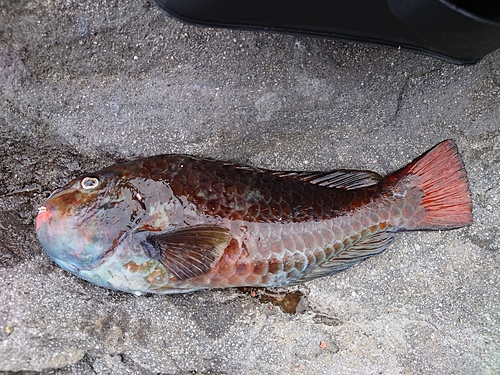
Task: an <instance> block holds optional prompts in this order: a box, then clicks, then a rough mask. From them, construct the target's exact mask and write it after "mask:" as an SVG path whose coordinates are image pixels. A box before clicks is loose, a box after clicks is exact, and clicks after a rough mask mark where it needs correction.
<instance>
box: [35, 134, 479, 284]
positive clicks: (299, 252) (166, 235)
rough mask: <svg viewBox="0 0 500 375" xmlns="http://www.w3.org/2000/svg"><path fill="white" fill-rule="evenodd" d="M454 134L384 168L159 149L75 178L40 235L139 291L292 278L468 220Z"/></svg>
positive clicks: (57, 198)
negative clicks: (261, 164)
mask: <svg viewBox="0 0 500 375" xmlns="http://www.w3.org/2000/svg"><path fill="white" fill-rule="evenodd" d="M471 212H472V202H471V198H470V192H469V189H468V184H467V177H466V172H465V169H464V166H463V163H462V161H461V159H460V156H459V155H458V151H457V148H456V145H455V143H454V142H453V141H445V142H442V143H441V144H439V145H437V146H436V147H434V148H433V149H431V150H429V151H428V152H427V153H425V154H424V155H422V156H420V157H419V158H417V159H415V160H414V161H413V162H412V163H410V164H409V165H408V166H406V167H404V168H402V169H400V170H399V171H396V172H394V173H392V174H389V175H388V176H386V177H384V178H382V177H381V176H379V175H377V174H376V173H374V172H369V171H352V170H335V171H330V172H274V171H268V170H263V169H257V168H251V167H247V166H239V165H233V164H230V163H221V162H217V161H213V160H207V159H201V158H195V157H190V156H186V155H161V156H154V157H150V158H145V159H140V160H137V161H133V162H129V163H125V164H122V165H116V166H112V167H109V168H105V169H103V170H101V171H97V172H94V173H90V174H86V175H84V176H81V177H78V178H76V179H74V180H72V181H70V182H69V183H68V184H67V185H66V186H64V187H63V188H61V189H58V190H57V191H56V192H54V193H53V194H52V195H51V197H50V198H49V199H48V200H47V201H46V202H44V205H43V207H42V208H41V209H40V212H39V215H38V217H37V234H38V238H39V240H40V242H41V243H42V245H43V247H44V248H45V250H46V251H47V253H48V254H49V255H50V256H51V257H52V258H53V259H54V260H55V261H56V263H57V264H59V265H60V266H61V267H63V268H64V269H66V270H68V271H69V272H71V273H73V274H75V275H77V276H79V277H82V278H84V279H85V280H88V281H90V282H93V283H95V284H97V285H100V286H104V287H107V288H111V289H116V290H122V291H126V292H132V293H147V292H152V293H182V292H188V291H193V290H197V289H204V288H225V287H235V286H265V287H276V286H286V285H293V284H297V283H301V282H305V281H309V280H312V279H315V278H317V277H322V276H328V275H331V274H334V273H337V272H340V271H342V270H344V269H346V268H348V267H350V266H352V265H354V264H356V263H359V262H361V261H363V260H365V259H367V258H368V257H370V256H373V255H376V254H378V253H380V252H382V251H384V250H385V249H386V248H387V247H388V246H389V244H390V242H391V240H392V238H393V237H394V235H395V234H396V232H398V231H402V230H420V229H453V228H459V227H462V226H465V225H469V224H470V223H471V222H472V214H471Z"/></svg>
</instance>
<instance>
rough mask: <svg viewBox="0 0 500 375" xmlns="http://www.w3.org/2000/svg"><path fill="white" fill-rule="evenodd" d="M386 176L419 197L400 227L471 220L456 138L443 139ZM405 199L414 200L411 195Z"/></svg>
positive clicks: (449, 225)
mask: <svg viewBox="0 0 500 375" xmlns="http://www.w3.org/2000/svg"><path fill="white" fill-rule="evenodd" d="M384 180H386V181H387V182H389V184H390V185H392V187H394V186H400V187H401V186H402V187H403V190H404V191H405V192H410V193H409V195H410V196H412V195H413V196H414V197H418V199H417V200H415V199H414V200H413V202H415V203H416V207H412V209H410V210H407V211H411V212H412V215H411V217H408V218H406V220H405V224H404V225H402V226H401V229H406V230H425V229H453V228H460V227H463V226H466V225H470V224H472V198H471V193H470V190H469V185H468V181H467V172H466V171H465V167H464V164H463V161H462V159H461V157H460V155H459V154H458V149H457V145H456V144H455V142H454V141H453V140H446V141H443V142H441V143H440V144H438V145H437V146H435V147H434V148H432V149H430V150H429V151H427V152H426V153H425V154H423V155H421V156H420V157H418V158H417V159H415V160H414V161H413V162H411V163H410V164H409V165H408V166H406V167H404V168H403V169H401V170H399V171H397V172H394V173H392V174H390V175H389V176H387V177H386V179H384ZM396 189H397V188H396ZM396 189H394V188H393V191H394V190H396ZM405 203H406V205H408V204H411V203H412V202H411V199H410V198H407V201H406V202H405ZM402 211H403V215H404V213H405V210H404V209H403V210H402Z"/></svg>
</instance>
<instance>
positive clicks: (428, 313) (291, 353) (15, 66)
mask: <svg viewBox="0 0 500 375" xmlns="http://www.w3.org/2000/svg"><path fill="white" fill-rule="evenodd" d="M0 82H1V83H0V288H1V294H0V328H1V330H0V371H5V372H9V371H34V372H41V373H43V374H158V373H162V374H195V373H196V374H294V373H300V374H340V373H342V374H380V373H382V374H498V373H500V354H499V353H500V298H499V286H500V276H499V275H500V272H499V264H500V259H499V250H500V240H499V238H500V230H499V229H498V223H499V221H500V200H499V197H500V190H499V189H500V188H499V186H500V147H499V146H498V145H499V143H500V125H499V119H500V52H499V51H497V52H495V53H493V54H491V55H489V56H487V57H486V58H484V59H483V60H482V61H481V62H480V63H478V64H476V65H473V66H455V65H451V64H449V63H446V62H443V61H439V60H435V59H433V58H430V57H425V56H421V55H416V54H413V53H411V52H408V51H399V50H397V49H394V48H386V47H372V46H364V45H358V44H353V43H349V44H347V43H342V42H338V41H330V40H323V39H311V38H305V37H297V36H288V35H277V34H268V33H264V32H243V31H230V30H217V29H210V28H197V27H193V26H188V25H184V24H181V23H179V22H177V21H175V20H173V19H170V18H168V17H166V16H165V15H164V14H162V13H161V12H160V11H159V10H158V9H157V8H156V7H155V6H154V5H153V4H152V3H150V2H148V1H139V2H135V1H126V0H112V1H106V2H80V1H74V0H68V1H62V0H54V1H33V2H28V1H16V2H12V1H0ZM446 138H454V139H455V140H457V142H458V145H459V148H460V150H461V153H462V155H463V158H464V160H465V164H466V167H467V170H468V172H469V177H470V183H471V189H472V194H473V199H474V218H475V221H474V225H473V226H471V227H469V228H464V229H460V230H454V231H449V232H426V233H423V232H416V233H403V234H400V235H398V236H397V237H396V240H395V241H394V243H393V244H392V245H391V247H390V249H389V250H388V251H386V252H385V253H384V254H381V255H379V256H377V257H375V258H372V259H370V260H368V261H366V262H364V263H362V264H360V265H358V266H356V267H353V268H351V269H349V270H348V271H346V272H343V273H341V274H338V275H335V276H332V277H327V278H323V279H319V280H315V281H313V282H309V283H307V284H305V285H303V286H300V287H299V289H300V290H301V291H302V292H303V293H305V294H306V296H307V301H308V306H309V309H308V310H307V311H306V312H305V313H304V314H296V315H288V314H285V313H283V312H282V311H281V310H280V309H279V308H277V307H275V308H273V309H270V307H271V306H269V305H268V304H261V303H259V302H258V300H257V299H255V298H252V297H250V296H249V295H248V294H245V293H243V292H242V291H240V290H237V289H234V290H233V289H231V290H214V291H204V292H199V293H192V294H187V295H174V296H143V297H137V296H133V295H127V294H123V293H118V292H112V291H108V290H104V289H102V288H99V287H97V286H94V285H91V284H89V283H86V282H84V281H82V280H79V279H77V278H76V277H73V276H71V275H69V274H68V273H66V272H65V271H63V270H61V269H60V268H58V267H57V266H56V265H55V264H54V263H53V262H52V261H51V260H50V259H49V257H48V256H47V255H46V254H45V253H44V252H43V250H42V249H41V246H40V245H39V244H38V242H37V240H36V236H35V232H34V225H33V222H34V218H35V216H36V207H37V205H38V204H40V202H41V201H42V200H43V198H44V197H46V196H47V194H48V193H49V192H50V191H52V190H53V189H54V188H55V187H57V186H60V185H62V184H63V183H64V182H65V181H66V180H68V179H69V178H71V177H74V176H77V175H79V174H81V173H83V172H87V171H91V170H94V169H96V168H100V167H104V166H106V165H110V164H112V163H115V162H118V161H123V160H127V159H132V158H135V157H139V156H145V155H154V154H160V153H171V152H175V153H189V154H193V155H198V156H207V157H213V158H217V159H221V160H230V161H235V162H240V163H247V164H251V165H253V166H258V167H264V168H271V169H277V170H329V169H333V168H339V167H342V168H360V169H371V170H374V171H377V172H379V173H382V174H386V173H388V172H390V171H392V170H395V169H397V168H399V167H401V166H403V165H405V164H406V163H407V162H409V161H410V160H411V159H412V158H414V157H416V156H418V155H419V154H420V153H422V152H423V151H425V150H426V149H428V148H430V147H431V146H433V145H434V144H436V143H438V142H439V141H441V140H444V139H446ZM321 342H324V345H322V346H325V345H326V347H324V348H322V347H320V343H321Z"/></svg>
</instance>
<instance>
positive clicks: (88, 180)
mask: <svg viewBox="0 0 500 375" xmlns="http://www.w3.org/2000/svg"><path fill="white" fill-rule="evenodd" d="M99 183H100V182H99V179H98V178H97V177H85V178H84V179H83V180H82V182H81V185H82V188H84V189H85V190H91V189H94V188H96V187H98V186H99Z"/></svg>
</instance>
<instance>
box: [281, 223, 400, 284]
mask: <svg viewBox="0 0 500 375" xmlns="http://www.w3.org/2000/svg"><path fill="white" fill-rule="evenodd" d="M394 235H395V233H393V232H380V233H377V234H374V235H372V236H369V237H367V238H365V239H364V240H361V241H359V242H358V243H356V244H354V245H352V246H351V247H349V248H348V249H347V250H344V251H342V252H341V253H340V254H338V255H334V256H333V257H332V258H330V259H329V260H327V261H326V262H325V263H323V264H322V265H320V266H319V267H318V268H315V269H314V270H313V271H312V272H311V273H310V274H308V275H305V276H303V277H302V278H300V279H298V280H296V281H295V282H294V283H293V284H290V285H294V284H298V283H302V282H305V281H309V280H313V279H317V278H318V277H322V276H328V275H333V274H335V273H337V272H340V271H343V270H345V269H346V268H349V267H351V266H354V265H355V264H357V263H359V262H362V261H364V260H366V259H368V258H370V257H372V256H374V255H377V254H380V253H381V252H383V251H384V250H385V249H387V248H388V247H389V245H390V244H391V241H392V239H393V238H394Z"/></svg>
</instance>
